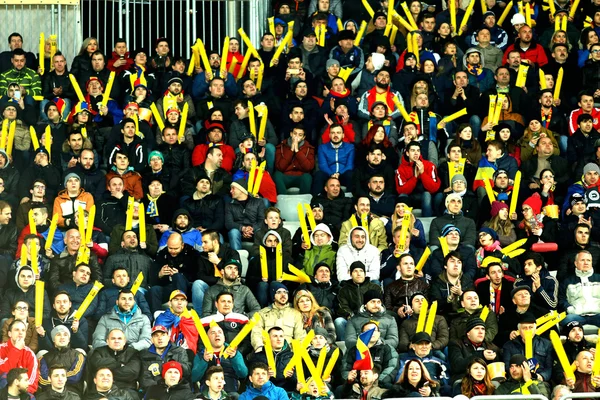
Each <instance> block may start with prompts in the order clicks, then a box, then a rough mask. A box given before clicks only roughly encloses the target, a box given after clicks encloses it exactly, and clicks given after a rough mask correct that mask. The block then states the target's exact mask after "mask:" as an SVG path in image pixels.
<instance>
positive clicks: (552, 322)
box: [535, 312, 567, 336]
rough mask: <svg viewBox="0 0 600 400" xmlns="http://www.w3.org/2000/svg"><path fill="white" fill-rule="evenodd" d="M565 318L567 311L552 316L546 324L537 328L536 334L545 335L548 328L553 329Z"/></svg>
mask: <svg viewBox="0 0 600 400" xmlns="http://www.w3.org/2000/svg"><path fill="white" fill-rule="evenodd" d="M565 318H567V313H566V312H562V313H560V314H558V315H557V316H556V317H554V318H552V319H551V320H550V321H548V322H546V323H545V324H544V325H541V326H539V327H538V328H537V329H536V330H535V334H536V335H538V336H539V335H543V334H544V333H546V331H547V330H550V329H552V328H553V327H555V326H556V325H557V324H558V323H560V322H561V321H562V320H563V319H565Z"/></svg>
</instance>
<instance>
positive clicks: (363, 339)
mask: <svg viewBox="0 0 600 400" xmlns="http://www.w3.org/2000/svg"><path fill="white" fill-rule="evenodd" d="M373 332H375V328H373V329H369V330H368V331H366V332H363V333H361V334H360V335H358V341H357V342H356V361H354V365H353V366H352V369H353V370H356V371H362V370H368V369H373V359H372V358H371V352H370V351H369V347H368V346H367V345H368V344H369V342H370V341H371V337H372V336H373Z"/></svg>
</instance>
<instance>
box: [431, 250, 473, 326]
mask: <svg viewBox="0 0 600 400" xmlns="http://www.w3.org/2000/svg"><path fill="white" fill-rule="evenodd" d="M462 260H463V258H462V255H461V254H460V253H459V252H458V251H456V250H450V252H449V253H448V254H446V256H445V257H444V264H443V266H444V270H443V272H442V273H441V274H439V275H438V276H437V277H434V278H433V282H432V283H431V289H430V291H429V293H430V300H431V301H436V300H437V301H438V310H440V313H441V314H442V315H444V316H445V317H446V319H449V314H450V313H455V312H457V311H458V309H459V306H460V300H461V299H462V295H463V293H464V292H465V291H466V290H467V289H469V288H471V286H472V285H473V282H472V280H471V279H470V278H469V277H468V276H467V275H466V274H465V273H463V261H462Z"/></svg>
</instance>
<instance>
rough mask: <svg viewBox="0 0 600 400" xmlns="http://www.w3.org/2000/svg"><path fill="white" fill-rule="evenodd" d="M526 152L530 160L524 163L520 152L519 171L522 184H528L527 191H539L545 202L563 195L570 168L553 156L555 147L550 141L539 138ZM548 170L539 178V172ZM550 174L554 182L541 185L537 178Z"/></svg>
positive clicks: (562, 159)
mask: <svg viewBox="0 0 600 400" xmlns="http://www.w3.org/2000/svg"><path fill="white" fill-rule="evenodd" d="M527 147H528V152H529V154H530V158H529V159H528V160H527V161H525V159H524V158H523V152H521V157H522V158H521V160H522V162H523V163H522V165H521V171H522V172H523V177H522V179H524V181H523V182H528V186H529V189H530V190H531V191H534V190H536V189H541V190H540V195H542V196H544V199H545V200H546V201H547V200H549V199H550V198H552V200H554V197H555V194H557V193H560V194H562V193H564V190H565V189H566V186H567V185H568V182H569V174H570V172H571V171H570V167H569V164H568V163H567V160H565V159H564V158H562V157H560V156H559V155H556V154H554V151H555V147H554V143H552V139H550V138H549V137H547V136H544V137H540V138H539V139H538V141H537V143H535V147H531V143H530V144H529V146H527ZM536 153H537V154H536ZM547 169H549V170H550V171H549V172H544V174H542V176H540V171H544V170H547ZM547 173H550V174H551V175H552V177H553V178H554V179H553V181H554V182H547V183H544V184H542V183H541V182H540V180H539V179H538V178H543V175H545V174H547Z"/></svg>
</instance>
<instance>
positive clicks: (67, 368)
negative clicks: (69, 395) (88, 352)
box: [39, 325, 86, 394]
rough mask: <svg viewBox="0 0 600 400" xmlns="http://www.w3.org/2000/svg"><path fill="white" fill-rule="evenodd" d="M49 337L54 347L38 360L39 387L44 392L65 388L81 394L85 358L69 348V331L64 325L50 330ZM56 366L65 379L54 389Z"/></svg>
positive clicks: (76, 350)
mask: <svg viewBox="0 0 600 400" xmlns="http://www.w3.org/2000/svg"><path fill="white" fill-rule="evenodd" d="M50 336H51V337H52V343H53V345H54V347H53V348H51V349H50V350H49V351H48V352H47V353H46V354H44V355H43V356H42V357H41V358H40V359H39V361H40V387H41V388H43V389H45V391H50V390H54V391H57V392H62V391H63V389H65V386H66V387H67V388H68V389H70V390H72V391H73V392H76V393H78V394H81V393H83V381H84V373H83V370H84V366H85V359H86V357H85V356H84V355H83V353H82V352H81V351H79V350H78V349H74V348H71V343H70V341H71V331H70V330H69V328H67V327H66V326H64V325H57V326H56V327H55V328H54V329H52V332H51V333H50ZM57 365H61V366H63V368H62V369H63V370H64V372H65V375H64V377H65V379H64V381H62V382H61V383H62V385H61V386H60V387H56V386H55V383H56V382H55V381H54V379H55V377H54V372H55V368H54V367H55V366H57ZM67 373H68V379H67ZM65 390H66V389H65Z"/></svg>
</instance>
